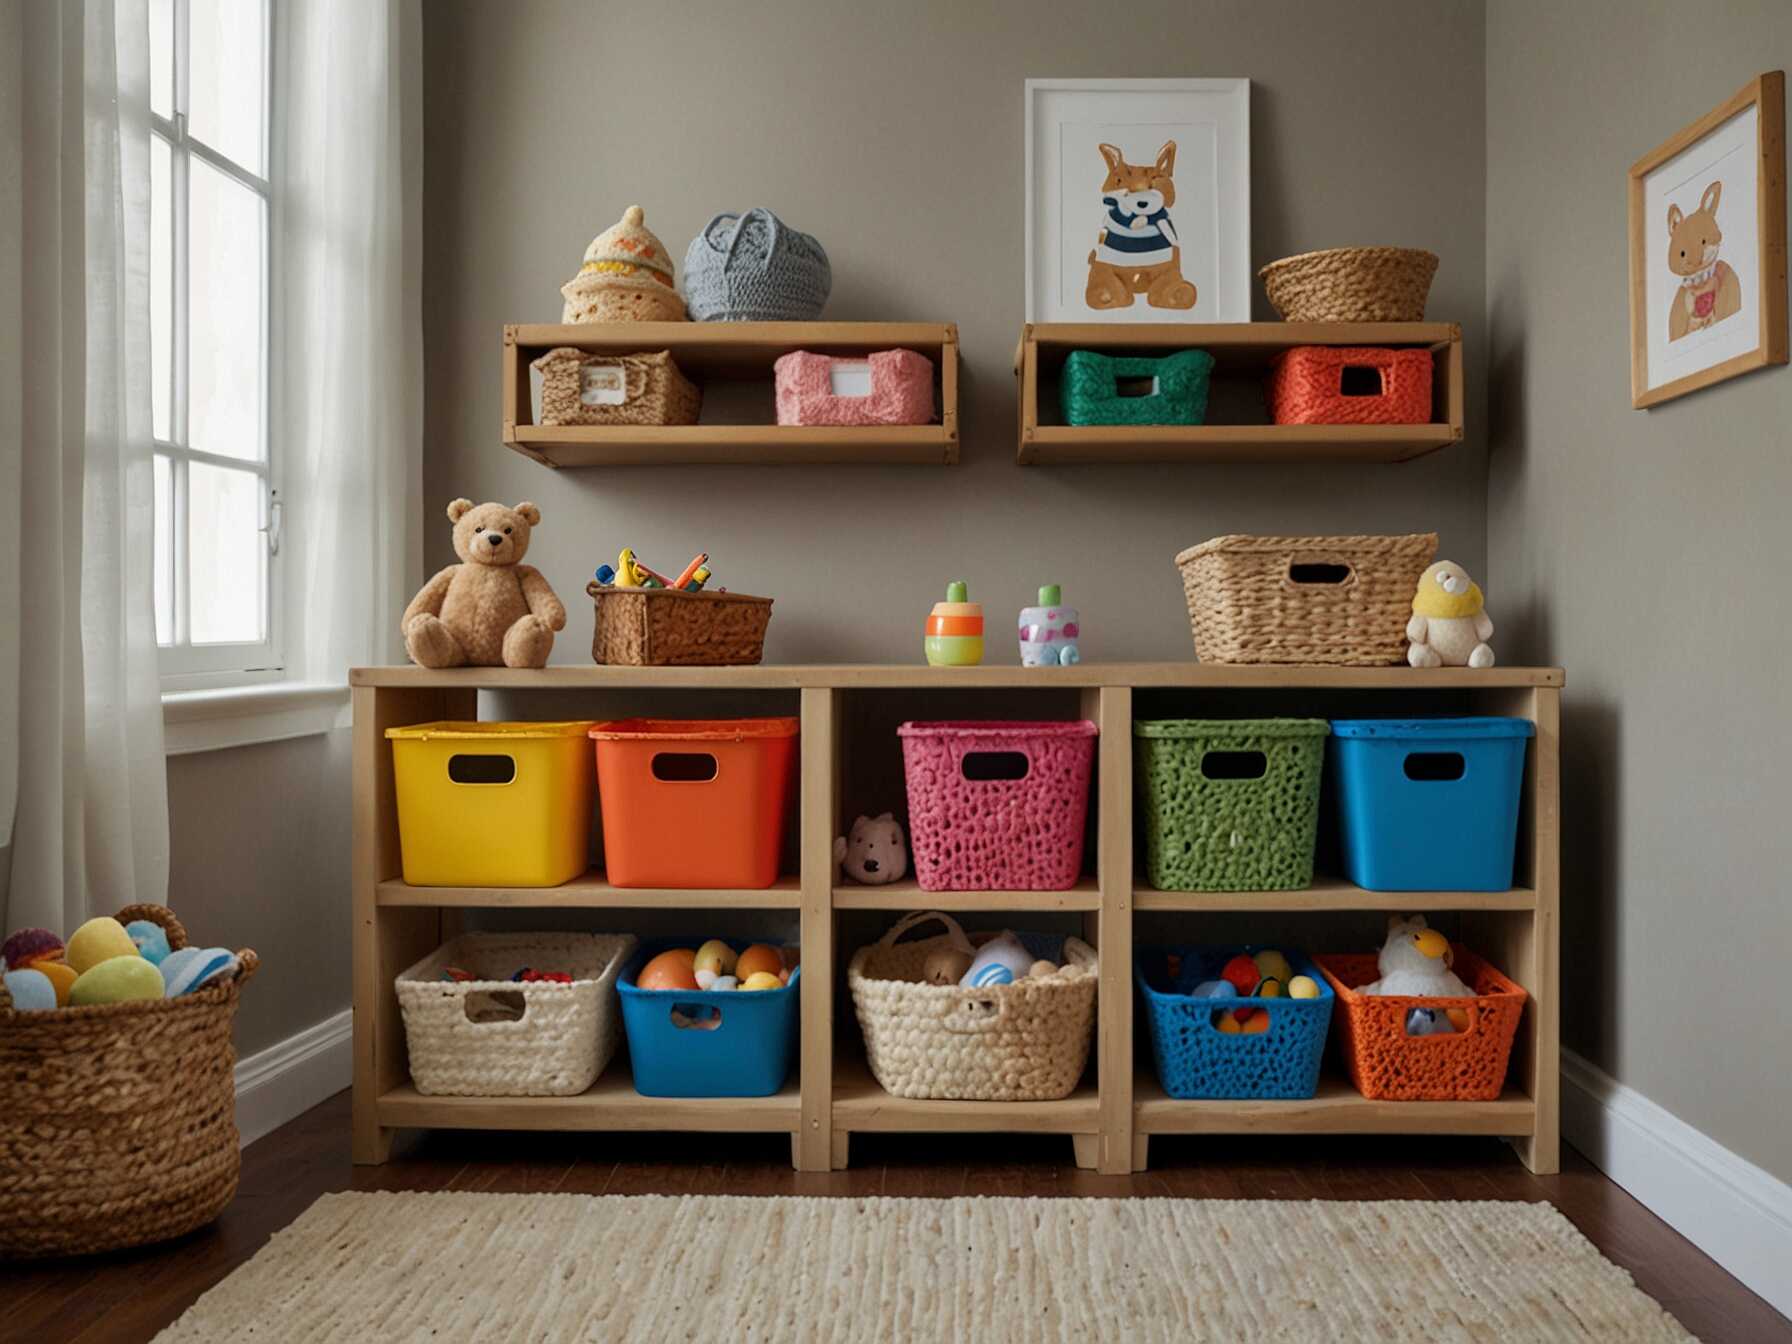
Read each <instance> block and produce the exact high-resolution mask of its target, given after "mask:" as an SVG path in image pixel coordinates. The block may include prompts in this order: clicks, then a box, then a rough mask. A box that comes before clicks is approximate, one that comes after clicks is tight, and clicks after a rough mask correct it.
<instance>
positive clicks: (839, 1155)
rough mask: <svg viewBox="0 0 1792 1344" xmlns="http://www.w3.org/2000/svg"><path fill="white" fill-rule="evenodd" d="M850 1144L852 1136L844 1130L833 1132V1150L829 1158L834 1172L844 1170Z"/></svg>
mask: <svg viewBox="0 0 1792 1344" xmlns="http://www.w3.org/2000/svg"><path fill="white" fill-rule="evenodd" d="M851 1144H852V1135H851V1134H850V1133H849V1132H848V1131H846V1130H844V1129H836V1130H835V1131H834V1148H833V1152H832V1154H831V1158H832V1160H833V1163H834V1170H835V1171H845V1170H846V1164H847V1154H848V1152H849V1151H850V1148H851Z"/></svg>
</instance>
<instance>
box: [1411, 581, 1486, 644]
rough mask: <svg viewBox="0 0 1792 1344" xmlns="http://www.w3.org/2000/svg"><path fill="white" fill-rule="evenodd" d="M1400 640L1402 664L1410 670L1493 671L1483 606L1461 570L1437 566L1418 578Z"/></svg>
mask: <svg viewBox="0 0 1792 1344" xmlns="http://www.w3.org/2000/svg"><path fill="white" fill-rule="evenodd" d="M1406 638H1407V639H1408V640H1409V641H1410V647H1408V649H1407V651H1406V661H1407V662H1409V663H1411V664H1412V665H1413V666H1414V667H1492V666H1493V649H1492V648H1491V647H1489V645H1488V643H1487V641H1488V640H1490V639H1492V638H1493V622H1492V621H1491V620H1490V619H1488V616H1487V603H1486V600H1485V599H1484V598H1483V597H1482V596H1481V589H1480V587H1479V586H1478V585H1477V584H1476V583H1475V581H1474V580H1473V579H1471V578H1469V576H1468V571H1467V570H1465V569H1464V568H1463V567H1462V566H1461V565H1459V564H1457V563H1456V562H1455V561H1453V560H1439V561H1438V562H1437V563H1436V564H1435V565H1433V566H1431V568H1430V569H1428V570H1426V571H1425V572H1424V574H1423V575H1421V576H1420V578H1419V590H1418V592H1416V593H1414V594H1413V599H1412V619H1411V620H1410V621H1408V622H1407V623H1406Z"/></svg>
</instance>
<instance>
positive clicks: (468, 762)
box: [448, 753, 516, 784]
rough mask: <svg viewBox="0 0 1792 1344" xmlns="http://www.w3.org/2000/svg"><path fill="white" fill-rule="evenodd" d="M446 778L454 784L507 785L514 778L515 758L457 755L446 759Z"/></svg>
mask: <svg viewBox="0 0 1792 1344" xmlns="http://www.w3.org/2000/svg"><path fill="white" fill-rule="evenodd" d="M448 778H449V779H451V780H453V781H454V782H455V783H456V784H508V783H510V782H511V781H512V780H514V779H515V778H516V757H514V756H491V755H481V756H473V755H468V754H466V753H457V754H455V755H453V756H450V757H449V758H448Z"/></svg>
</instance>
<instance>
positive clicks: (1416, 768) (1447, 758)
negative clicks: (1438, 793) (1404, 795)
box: [1405, 751, 1468, 784]
mask: <svg viewBox="0 0 1792 1344" xmlns="http://www.w3.org/2000/svg"><path fill="white" fill-rule="evenodd" d="M1405 769H1406V777H1407V778H1408V779H1415V780H1418V781H1419V782H1420V783H1421V784H1426V783H1445V784H1447V783H1449V782H1450V781H1451V780H1453V779H1461V778H1462V775H1463V772H1464V771H1465V770H1467V769H1468V762H1466V761H1465V760H1463V759H1462V753H1461V752H1460V751H1409V752H1408V753H1407V754H1406V761H1405Z"/></svg>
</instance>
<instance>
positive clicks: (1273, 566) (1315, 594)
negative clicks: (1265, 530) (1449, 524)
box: [1176, 532, 1437, 667]
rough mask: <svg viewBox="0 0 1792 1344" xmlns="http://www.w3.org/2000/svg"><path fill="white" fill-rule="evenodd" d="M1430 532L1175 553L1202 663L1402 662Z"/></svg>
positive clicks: (1212, 544) (1284, 540) (1273, 540)
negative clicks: (1408, 622) (1414, 596)
mask: <svg viewBox="0 0 1792 1344" xmlns="http://www.w3.org/2000/svg"><path fill="white" fill-rule="evenodd" d="M1436 554H1437V533H1435V532H1422V533H1415V534H1412V535H1409V536H1400V537H1215V538H1214V539H1213V540H1212V541H1206V542H1202V543H1201V544H1200V545H1199V546H1191V547H1190V548H1189V549H1188V550H1186V551H1183V552H1182V553H1181V554H1180V555H1178V556H1177V557H1176V567H1177V568H1178V569H1180V570H1181V571H1182V592H1183V596H1184V597H1185V598H1186V599H1187V601H1188V619H1189V625H1190V626H1191V627H1192V629H1193V632H1194V637H1195V653H1196V655H1197V656H1198V657H1200V659H1201V660H1202V661H1203V662H1209V663H1305V664H1312V663H1318V664H1323V665H1329V666H1344V667H1385V666H1391V665H1393V664H1396V663H1404V662H1405V661H1406V623H1407V621H1408V620H1409V619H1411V616H1412V596H1413V594H1414V593H1415V592H1417V591H1418V587H1419V577H1420V576H1421V575H1422V574H1423V573H1424V572H1425V566H1426V565H1429V564H1430V563H1431V560H1432V557H1433V556H1435V555H1436Z"/></svg>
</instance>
